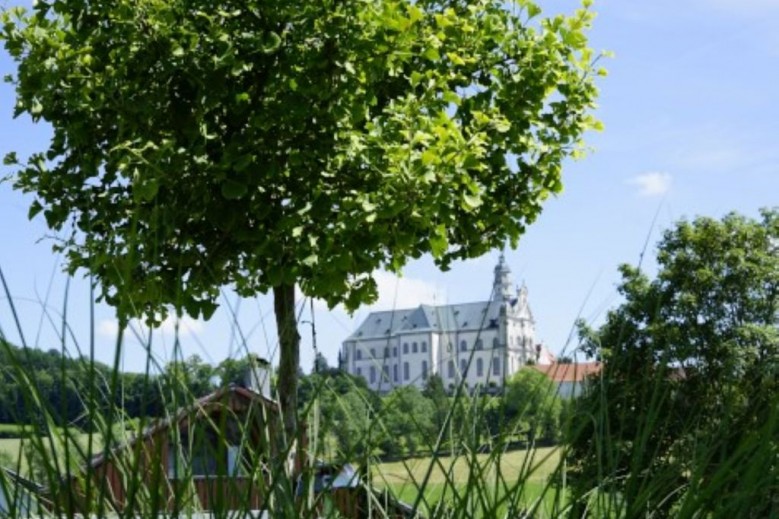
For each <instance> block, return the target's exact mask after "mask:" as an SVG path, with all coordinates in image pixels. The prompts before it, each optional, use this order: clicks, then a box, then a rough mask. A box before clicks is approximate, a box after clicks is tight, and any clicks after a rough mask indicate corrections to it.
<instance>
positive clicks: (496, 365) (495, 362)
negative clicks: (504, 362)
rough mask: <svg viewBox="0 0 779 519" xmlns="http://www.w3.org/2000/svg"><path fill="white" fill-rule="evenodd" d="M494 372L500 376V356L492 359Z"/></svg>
mask: <svg viewBox="0 0 779 519" xmlns="http://www.w3.org/2000/svg"><path fill="white" fill-rule="evenodd" d="M492 374H493V375H495V376H496V377H497V376H500V359H499V358H498V357H495V358H494V359H492Z"/></svg>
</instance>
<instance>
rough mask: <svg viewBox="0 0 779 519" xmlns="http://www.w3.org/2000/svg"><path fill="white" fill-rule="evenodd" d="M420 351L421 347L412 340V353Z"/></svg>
mask: <svg viewBox="0 0 779 519" xmlns="http://www.w3.org/2000/svg"><path fill="white" fill-rule="evenodd" d="M418 351H419V348H418V347H417V343H415V342H412V343H411V353H417V352H418Z"/></svg>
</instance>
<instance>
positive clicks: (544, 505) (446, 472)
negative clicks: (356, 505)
mask: <svg viewBox="0 0 779 519" xmlns="http://www.w3.org/2000/svg"><path fill="white" fill-rule="evenodd" d="M439 462H440V463H439ZM559 463H560V455H559V450H558V449H556V448H540V449H536V450H533V451H526V450H518V451H512V452H506V453H503V454H497V453H496V454H478V455H475V456H472V457H464V456H461V457H456V458H452V457H439V458H437V461H434V460H433V459H432V458H415V459H410V460H406V461H404V462H392V463H383V464H380V465H378V466H376V467H375V470H374V478H373V481H374V483H375V484H376V485H377V486H381V487H384V488H389V489H390V490H391V491H392V492H393V493H394V494H395V495H396V496H397V497H398V498H400V499H401V500H402V501H405V502H407V503H413V502H414V501H415V500H416V499H417V496H418V495H419V488H420V486H421V485H422V481H423V480H424V478H425V475H426V473H427V472H428V470H429V469H430V466H431V464H433V470H432V471H431V472H430V476H429V478H428V480H427V484H426V485H425V486H424V491H423V499H424V501H425V503H426V504H427V508H429V507H430V506H432V505H434V504H435V503H437V502H438V501H440V500H442V499H443V500H445V501H447V502H450V503H453V502H456V503H458V507H459V506H462V504H463V503H464V502H470V503H471V506H472V507H473V509H474V510H477V511H478V510H482V511H485V510H486V511H487V515H489V513H490V512H489V511H490V510H492V511H493V512H494V513H496V514H499V515H502V514H503V513H505V511H506V510H507V508H508V506H509V502H513V503H514V504H515V505H520V506H522V507H524V508H532V507H534V506H536V504H537V505H538V507H539V510H540V511H541V514H539V515H540V516H541V517H543V516H544V515H548V514H544V513H543V512H544V511H550V510H552V508H553V506H554V505H555V501H557V504H558V505H559V503H560V501H562V499H557V497H559V496H556V495H555V492H554V489H553V488H550V487H549V483H548V480H549V476H550V474H552V473H553V472H554V470H555V469H556V468H557V466H558V464H559Z"/></svg>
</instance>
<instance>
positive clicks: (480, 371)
mask: <svg viewBox="0 0 779 519" xmlns="http://www.w3.org/2000/svg"><path fill="white" fill-rule="evenodd" d="M476 376H477V377H483V376H484V361H482V360H481V359H476Z"/></svg>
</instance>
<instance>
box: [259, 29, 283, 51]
mask: <svg viewBox="0 0 779 519" xmlns="http://www.w3.org/2000/svg"><path fill="white" fill-rule="evenodd" d="M280 46H281V36H279V35H278V34H276V33H275V32H273V31H268V32H266V33H265V34H264V35H263V38H262V52H264V53H265V54H272V53H274V52H276V51H277V50H279V47H280Z"/></svg>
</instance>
